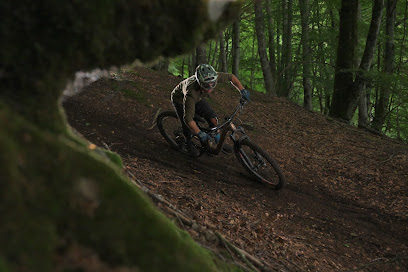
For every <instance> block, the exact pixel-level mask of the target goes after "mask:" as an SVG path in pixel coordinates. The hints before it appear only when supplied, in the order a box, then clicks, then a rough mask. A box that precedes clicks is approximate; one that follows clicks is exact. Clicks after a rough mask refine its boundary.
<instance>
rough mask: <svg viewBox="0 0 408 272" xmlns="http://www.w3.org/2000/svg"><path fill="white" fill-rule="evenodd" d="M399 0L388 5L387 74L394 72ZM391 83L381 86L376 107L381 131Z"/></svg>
mask: <svg viewBox="0 0 408 272" xmlns="http://www.w3.org/2000/svg"><path fill="white" fill-rule="evenodd" d="M396 7H397V0H387V5H386V23H385V34H386V42H385V52H384V70H383V72H384V73H385V74H392V73H393V72H394V54H395V51H394V29H395V17H396ZM390 93H391V91H390V87H389V84H382V86H381V88H380V97H379V99H378V103H377V105H376V107H375V116H374V120H373V123H372V126H373V128H374V129H376V130H378V131H380V130H381V129H382V127H383V126H384V122H385V118H386V116H387V112H388V104H389V100H390Z"/></svg>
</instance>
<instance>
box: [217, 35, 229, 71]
mask: <svg viewBox="0 0 408 272" xmlns="http://www.w3.org/2000/svg"><path fill="white" fill-rule="evenodd" d="M219 40H220V72H224V73H226V72H227V54H226V52H225V40H224V33H223V32H221V33H220V34H219Z"/></svg>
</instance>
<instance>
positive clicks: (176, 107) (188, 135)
mask: <svg viewBox="0 0 408 272" xmlns="http://www.w3.org/2000/svg"><path fill="white" fill-rule="evenodd" d="M173 107H174V110H175V111H176V113H177V116H178V119H179V121H180V123H181V126H182V127H183V134H184V137H185V138H186V140H190V139H191V138H192V137H193V132H192V131H191V129H190V128H189V127H188V126H187V125H186V123H185V122H184V118H183V116H184V106H183V105H182V104H178V103H173Z"/></svg>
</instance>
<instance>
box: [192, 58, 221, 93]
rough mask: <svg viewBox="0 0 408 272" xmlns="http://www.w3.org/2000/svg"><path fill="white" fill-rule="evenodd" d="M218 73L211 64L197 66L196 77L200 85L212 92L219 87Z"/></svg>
mask: <svg viewBox="0 0 408 272" xmlns="http://www.w3.org/2000/svg"><path fill="white" fill-rule="evenodd" d="M217 76H218V75H217V72H216V71H215V70H214V68H213V67H212V66H211V65H209V64H200V65H198V66H197V69H196V73H195V77H196V79H197V82H198V84H199V85H200V86H201V88H203V89H204V90H210V89H213V88H215V86H216V85H217Z"/></svg>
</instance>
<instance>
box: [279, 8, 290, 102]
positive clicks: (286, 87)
mask: <svg viewBox="0 0 408 272" xmlns="http://www.w3.org/2000/svg"><path fill="white" fill-rule="evenodd" d="M292 6H293V0H282V10H283V11H282V13H283V33H282V38H283V39H282V69H283V70H282V85H281V86H280V88H279V90H280V91H279V96H283V97H289V95H290V92H291V89H292V70H293V69H292V67H291V66H292V24H293V15H292Z"/></svg>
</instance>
